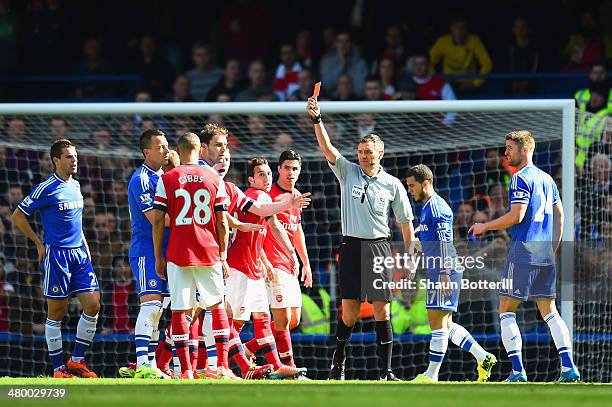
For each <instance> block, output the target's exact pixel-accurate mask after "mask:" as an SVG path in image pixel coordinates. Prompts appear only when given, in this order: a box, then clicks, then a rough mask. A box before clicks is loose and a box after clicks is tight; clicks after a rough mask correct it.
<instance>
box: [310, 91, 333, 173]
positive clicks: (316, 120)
mask: <svg viewBox="0 0 612 407" xmlns="http://www.w3.org/2000/svg"><path fill="white" fill-rule="evenodd" d="M306 111H307V112H308V115H309V116H310V120H312V123H313V124H314V129H315V134H316V135H317V141H318V142H319V147H321V151H323V154H324V155H325V158H326V159H327V161H329V162H330V163H331V164H332V165H336V158H337V157H338V156H339V155H340V152H339V151H338V149H337V148H336V147H334V146H333V145H332V143H331V141H330V140H329V136H328V135H327V131H326V130H325V126H323V122H322V120H321V108H320V107H319V102H317V99H315V98H312V97H311V98H308V107H307V109H306Z"/></svg>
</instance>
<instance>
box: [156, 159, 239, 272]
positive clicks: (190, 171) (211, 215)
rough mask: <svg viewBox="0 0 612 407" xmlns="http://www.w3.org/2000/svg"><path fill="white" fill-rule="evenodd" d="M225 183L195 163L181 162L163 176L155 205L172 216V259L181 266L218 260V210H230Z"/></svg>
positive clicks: (169, 251) (169, 252)
mask: <svg viewBox="0 0 612 407" xmlns="http://www.w3.org/2000/svg"><path fill="white" fill-rule="evenodd" d="M222 183H223V181H222V180H221V178H220V177H219V176H218V175H216V174H213V173H212V172H211V171H208V170H206V169H204V168H202V167H200V166H199V165H195V164H193V165H190V164H188V165H181V166H178V167H176V168H174V169H173V170H171V171H168V172H167V173H165V174H163V175H162V176H161V178H160V180H159V181H158V182H157V191H156V193H155V202H154V208H155V209H159V210H162V211H164V212H166V213H168V215H169V216H170V238H169V241H168V249H167V251H166V256H167V258H168V261H169V262H172V263H174V264H176V265H177V266H181V267H187V266H212V265H213V264H215V263H217V262H219V242H218V240H217V230H216V221H215V212H216V211H220V210H227V193H226V191H225V188H224V187H223V185H222ZM219 185H221V188H219Z"/></svg>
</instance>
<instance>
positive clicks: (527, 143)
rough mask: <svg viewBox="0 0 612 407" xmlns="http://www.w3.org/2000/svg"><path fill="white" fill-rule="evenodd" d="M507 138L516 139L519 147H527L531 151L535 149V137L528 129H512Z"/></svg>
mask: <svg viewBox="0 0 612 407" xmlns="http://www.w3.org/2000/svg"><path fill="white" fill-rule="evenodd" d="M506 140H511V141H514V142H515V143H516V145H517V146H519V148H523V147H527V148H528V149H529V151H533V150H535V139H534V138H533V136H532V135H531V132H530V131H528V130H517V131H511V132H510V133H508V134H506Z"/></svg>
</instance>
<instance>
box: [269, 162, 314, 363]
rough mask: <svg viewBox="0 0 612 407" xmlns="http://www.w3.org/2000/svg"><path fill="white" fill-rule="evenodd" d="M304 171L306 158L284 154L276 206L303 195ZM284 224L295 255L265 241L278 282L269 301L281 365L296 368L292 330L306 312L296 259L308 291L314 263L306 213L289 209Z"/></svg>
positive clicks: (271, 286)
mask: <svg viewBox="0 0 612 407" xmlns="http://www.w3.org/2000/svg"><path fill="white" fill-rule="evenodd" d="M301 170H302V158H301V157H300V155H299V154H298V153H297V152H295V151H293V150H287V151H283V152H282V153H281V155H280V158H279V159H278V180H277V181H276V183H274V184H273V185H272V188H271V189H270V192H269V193H268V194H269V195H270V197H271V198H272V200H273V201H274V202H277V201H279V200H281V199H282V196H283V195H285V194H287V193H291V194H299V192H298V190H297V189H295V183H296V182H297V180H298V178H299V176H300V172H301ZM276 217H277V218H278V220H279V222H280V224H281V225H282V226H283V228H284V229H285V230H286V231H287V235H288V236H289V241H290V242H291V246H292V247H291V248H292V249H294V250H295V251H293V250H292V251H291V252H289V251H287V250H285V248H284V247H283V245H281V244H280V242H279V241H278V240H277V239H276V238H275V237H274V236H273V235H272V234H270V233H268V234H267V235H266V238H265V240H264V251H265V253H266V256H267V257H268V260H269V261H270V263H271V264H272V267H273V268H274V274H275V276H276V278H275V279H274V280H272V281H268V282H267V291H268V301H269V303H270V308H271V309H272V316H273V317H274V322H273V323H272V328H273V334H274V339H275V341H276V346H277V347H278V354H279V356H280V359H281V362H283V363H284V364H286V365H289V366H295V363H294V361H293V351H292V346H291V335H290V333H289V330H290V329H293V328H295V327H296V326H297V325H298V324H299V323H300V315H301V308H302V292H301V290H300V282H299V280H298V275H297V271H298V269H297V268H294V267H293V265H294V264H297V263H296V262H295V260H294V259H293V258H292V257H293V256H294V255H295V253H296V252H297V254H298V256H299V257H300V260H301V262H302V265H303V266H302V274H301V278H300V280H301V281H302V282H303V283H304V286H305V287H311V286H312V271H311V270H310V260H309V259H308V252H307V250H306V240H305V237H304V231H303V230H302V224H301V217H302V209H298V208H289V209H287V210H285V211H283V212H280V213H278V214H277V215H276Z"/></svg>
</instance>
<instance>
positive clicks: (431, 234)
mask: <svg viewBox="0 0 612 407" xmlns="http://www.w3.org/2000/svg"><path fill="white" fill-rule="evenodd" d="M419 229H420V231H419V240H420V241H421V245H422V247H423V255H424V256H425V262H426V263H425V264H426V267H427V269H428V270H438V271H439V270H449V269H454V267H453V264H454V263H453V262H454V261H455V260H456V257H457V252H456V250H455V246H453V211H452V209H451V208H450V206H448V204H447V203H446V201H445V200H444V199H443V198H442V197H441V196H440V195H438V194H436V193H434V194H433V195H432V196H431V197H430V198H429V199H428V200H427V202H425V204H424V205H423V208H422V209H421V216H420V218H419ZM437 259H440V260H437Z"/></svg>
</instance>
